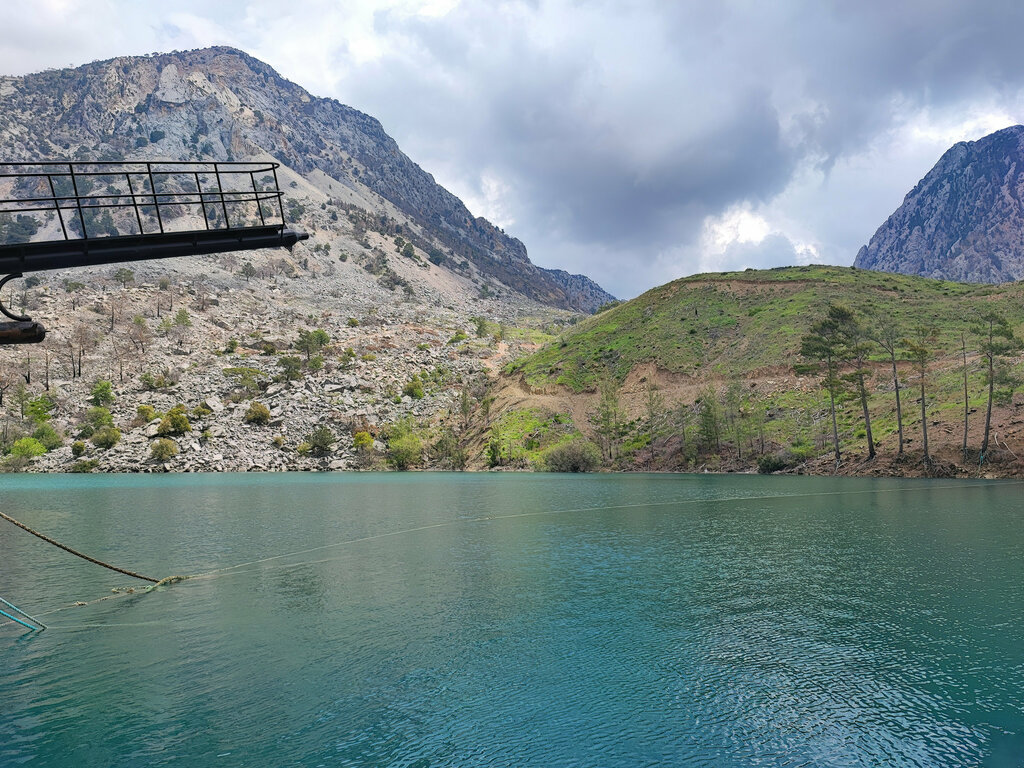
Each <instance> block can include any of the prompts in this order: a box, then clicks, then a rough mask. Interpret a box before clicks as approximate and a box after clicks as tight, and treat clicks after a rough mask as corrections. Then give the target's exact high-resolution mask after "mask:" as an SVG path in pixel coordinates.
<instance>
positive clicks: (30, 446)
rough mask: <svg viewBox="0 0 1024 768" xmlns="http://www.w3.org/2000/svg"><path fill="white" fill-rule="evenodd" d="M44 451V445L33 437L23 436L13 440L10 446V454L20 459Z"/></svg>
mask: <svg viewBox="0 0 1024 768" xmlns="http://www.w3.org/2000/svg"><path fill="white" fill-rule="evenodd" d="M44 453H46V446H45V445H43V444H42V443H40V442H39V441H38V440H36V439H35V438H34V437H23V438H21V439H20V440H15V441H14V445H12V446H11V456H14V457H15V458H21V459H32V458H35V457H36V456H42V455H43V454H44Z"/></svg>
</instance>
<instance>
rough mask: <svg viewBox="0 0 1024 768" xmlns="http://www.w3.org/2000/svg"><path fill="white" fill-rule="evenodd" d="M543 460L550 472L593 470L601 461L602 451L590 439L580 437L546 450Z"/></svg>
mask: <svg viewBox="0 0 1024 768" xmlns="http://www.w3.org/2000/svg"><path fill="white" fill-rule="evenodd" d="M543 462H544V468H545V469H547V471H548V472H593V471H594V470H595V469H597V467H598V466H599V465H600V463H601V452H600V451H599V450H598V449H597V446H596V445H594V444H593V443H592V442H590V441H589V440H587V439H585V438H582V437H578V438H575V439H573V440H570V441H569V442H567V443H562V444H560V445H555V446H552V447H551V448H549V449H548V450H546V451H545V452H544V454H543Z"/></svg>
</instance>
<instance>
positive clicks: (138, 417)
mask: <svg viewBox="0 0 1024 768" xmlns="http://www.w3.org/2000/svg"><path fill="white" fill-rule="evenodd" d="M157 415H158V414H157V410H156V408H154V407H153V406H152V405H146V404H145V403H143V404H142V405H140V406H139V407H138V408H136V409H135V423H136V424H140V425H141V424H149V422H151V421H152V420H153V419H155V418H156V417H157Z"/></svg>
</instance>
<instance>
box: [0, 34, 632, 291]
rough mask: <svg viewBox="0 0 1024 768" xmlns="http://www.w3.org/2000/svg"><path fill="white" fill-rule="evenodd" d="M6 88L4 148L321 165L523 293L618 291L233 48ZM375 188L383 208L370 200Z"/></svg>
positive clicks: (45, 77)
mask: <svg viewBox="0 0 1024 768" xmlns="http://www.w3.org/2000/svg"><path fill="white" fill-rule="evenodd" d="M0 99H2V103H3V109H2V110H0V158H4V159H8V160H11V161H15V160H35V159H39V160H42V159H56V158H61V157H75V158H78V159H109V160H115V159H126V158H128V159H136V158H169V159H178V160H189V159H216V160H231V159H244V158H247V157H253V156H258V155H266V154H269V155H272V156H273V157H274V158H276V159H277V160H278V161H280V162H281V163H283V164H284V165H286V166H288V167H290V168H291V169H293V170H295V171H297V172H298V173H300V174H302V175H303V176H307V177H308V176H309V175H310V174H312V173H314V172H318V171H319V172H322V173H324V174H326V175H327V176H328V177H330V180H333V181H336V182H338V184H337V187H338V188H332V189H331V192H333V193H334V194H335V195H340V194H341V192H342V191H343V189H342V188H346V189H347V190H348V191H349V192H350V193H351V195H352V196H353V197H354V198H358V199H359V200H360V201H362V202H363V203H364V204H365V202H366V201H370V202H371V204H370V205H369V208H370V213H373V214H377V215H379V214H381V213H387V212H388V211H387V210H386V209H387V208H389V207H391V206H393V208H394V209H397V212H398V213H399V214H401V217H400V218H405V219H407V221H408V222H409V223H411V224H413V225H414V228H415V229H417V230H418V234H419V236H420V237H421V239H422V242H423V245H424V250H429V249H430V248H436V249H437V250H438V251H440V252H442V253H444V254H445V255H447V256H450V257H452V258H453V259H460V260H466V261H468V262H469V263H471V264H472V265H473V266H474V267H475V269H476V270H477V271H478V272H479V273H480V274H481V275H482V276H484V277H487V278H492V279H494V280H498V281H500V282H501V283H502V284H504V285H505V286H507V287H508V288H510V289H512V290H513V291H516V292H518V293H521V294H522V295H524V296H527V297H529V298H532V299H535V300H538V301H541V302H543V303H546V304H549V305H551V306H556V307H562V308H567V309H576V310H582V311H592V310H593V309H595V308H596V307H598V306H600V305H601V304H603V303H605V302H606V301H608V300H610V299H611V298H612V297H611V296H610V295H609V294H607V293H606V292H604V291H603V290H601V288H600V287H599V286H597V285H596V284H595V283H593V282H592V281H590V280H589V279H588V278H585V277H583V276H581V275H567V274H566V273H564V272H560V271H552V270H545V269H542V268H540V267H537V266H535V265H534V264H532V263H531V262H530V260H529V259H528V257H527V254H526V248H525V247H524V246H523V244H522V243H521V242H520V241H519V240H517V239H515V238H512V237H508V236H506V235H505V234H504V233H503V232H502V231H501V230H499V229H498V228H497V227H495V226H494V225H492V224H491V223H490V222H488V221H486V220H484V219H482V218H474V217H473V216H472V215H471V214H470V212H469V211H468V210H467V209H466V207H465V206H464V205H463V203H462V202H461V201H460V200H459V199H458V198H457V197H455V196H454V195H452V194H451V193H450V192H448V191H447V190H445V189H444V188H443V187H441V186H440V185H438V184H437V183H435V181H434V179H433V177H432V176H431V175H430V174H428V173H426V172H425V171H424V170H423V169H421V168H420V167H419V166H418V165H416V164H415V163H414V162H413V161H412V160H410V159H409V158H408V157H407V156H406V155H405V154H403V153H402V151H401V150H400V149H399V147H398V145H397V144H396V143H395V141H394V140H393V139H392V138H391V137H390V136H388V135H387V134H386V133H385V132H384V129H383V128H382V126H381V124H380V123H379V122H378V121H377V120H375V119H374V118H372V117H370V116H368V115H365V114H363V113H362V112H359V111H358V110H355V109H352V108H351V107H348V106H345V105H344V104H340V103H339V102H337V101H335V100H333V99H321V98H316V97H314V96H311V95H310V94H309V93H307V92H306V91H305V90H304V89H302V88H301V87H299V86H297V85H295V84H294V83H291V82H289V81H287V80H285V79H284V78H282V77H281V76H280V75H278V74H277V73H276V72H275V71H274V70H273V69H271V68H270V67H269V66H267V65H266V64H264V63H262V62H260V61H258V60H256V59H254V58H252V57H251V56H248V55H247V54H245V53H243V52H241V51H238V50H234V49H231V48H209V49H203V50H196V51H188V52H184V53H171V54H159V55H153V56H148V57H124V58H117V59H112V60H109V61H102V62H94V63H92V64H87V65H85V66H82V67H79V68H77V69H68V70H52V71H48V72H42V73H38V74H34V75H28V76H25V77H4V78H0ZM378 198H379V199H382V200H383V201H386V202H387V203H388V204H389V206H380V205H377V206H374V205H373V204H372V203H373V201H374V200H377V199H378ZM348 199H349V198H345V200H348ZM391 213H392V214H393V213H394V211H391ZM418 244H419V243H418Z"/></svg>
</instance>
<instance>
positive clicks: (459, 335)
mask: <svg viewBox="0 0 1024 768" xmlns="http://www.w3.org/2000/svg"><path fill="white" fill-rule="evenodd" d="M468 338H469V336H468V335H466V332H465V331H462V330H459V331H456V332H455V334H454V335H453V336H452V337H451V338H450V339H448V343H449V344H458V343H459V342H461V341H465V340H466V339H468Z"/></svg>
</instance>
